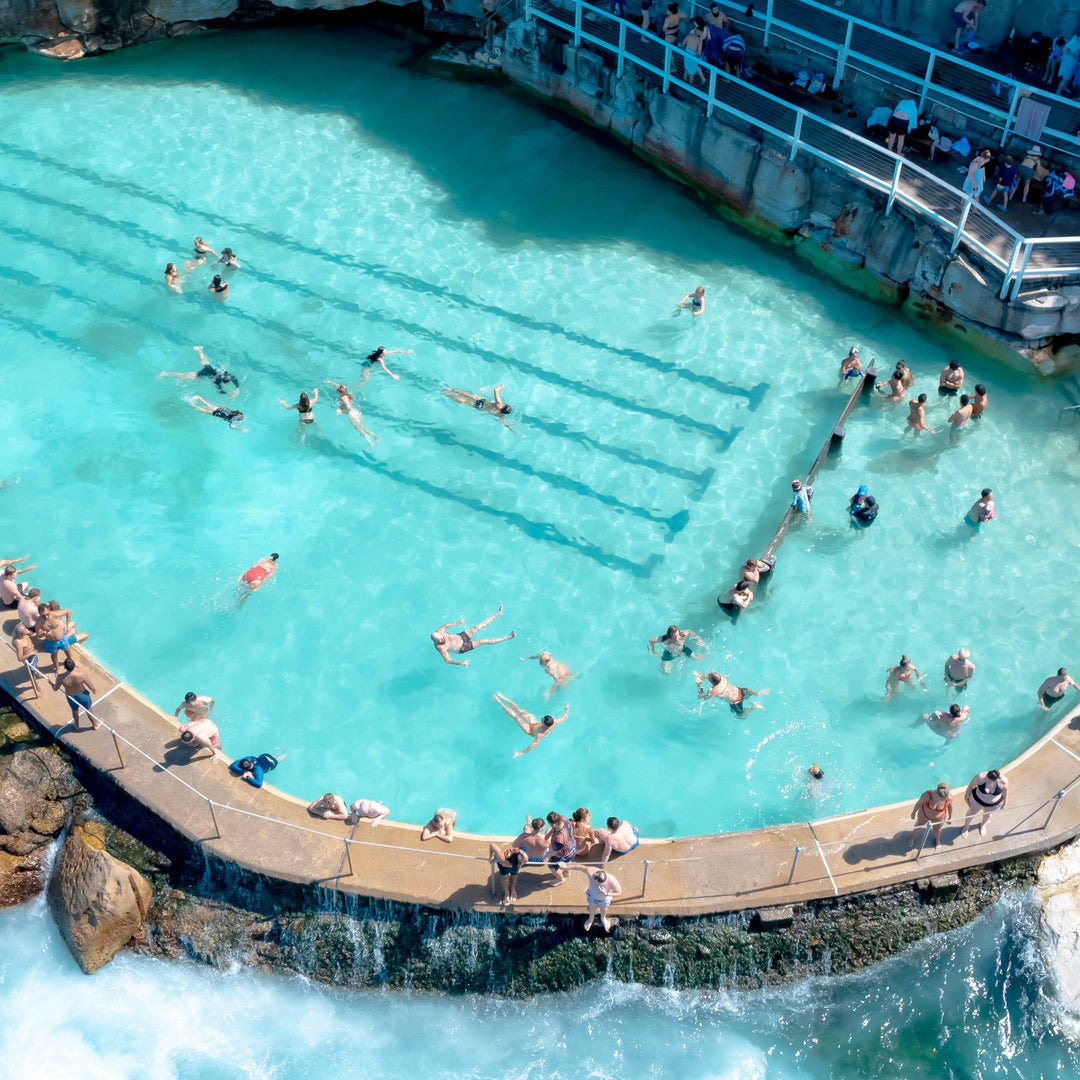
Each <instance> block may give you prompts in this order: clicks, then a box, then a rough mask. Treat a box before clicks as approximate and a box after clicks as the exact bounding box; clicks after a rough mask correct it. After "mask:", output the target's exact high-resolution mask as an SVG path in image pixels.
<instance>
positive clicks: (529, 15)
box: [525, 0, 532, 22]
mask: <svg viewBox="0 0 1080 1080" xmlns="http://www.w3.org/2000/svg"><path fill="white" fill-rule="evenodd" d="M531 18H532V0H525V21H526V22H528V21H529V20H530V19H531Z"/></svg>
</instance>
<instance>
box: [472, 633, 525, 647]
mask: <svg viewBox="0 0 1080 1080" xmlns="http://www.w3.org/2000/svg"><path fill="white" fill-rule="evenodd" d="M469 637H470V638H471V639H472V643H473V648H474V649H475V648H476V647H477V646H478V645H498V644H500V643H501V642H503V641H512V640H513V639H514V638H516V637H517V631H516V630H511V631H510V633H509V634H507V635H506V637H485V638H474V637H473V636H472V631H471V630H470V631H469Z"/></svg>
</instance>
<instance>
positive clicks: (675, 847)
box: [0, 618, 1080, 915]
mask: <svg viewBox="0 0 1080 1080" xmlns="http://www.w3.org/2000/svg"><path fill="white" fill-rule="evenodd" d="M14 625H15V620H14V619H11V618H8V619H6V620H4V622H3V632H4V634H5V636H6V638H7V640H10V635H11V631H12V629H13V628H14ZM77 652H78V656H79V663H80V665H81V666H83V667H85V668H86V669H87V670H88V671H89V672H90V674H91V678H92V681H93V682H94V685H95V686H96V687H97V690H98V693H97V694H96V695H95V705H94V714H95V715H96V716H97V717H98V718H99V719H100V720H101V721H102V727H101V728H100V729H99V730H92V729H90V728H88V727H86V726H85V725H86V722H87V721H86V718H85V716H84V717H83V719H82V723H83V725H84V726H83V728H82V730H80V731H75V730H74V729H73V728H71V726H70V715H71V714H70V710H69V708H68V705H67V702H66V700H65V698H64V695H63V694H60V693H56V692H54V691H53V690H52V689H51V686H50V681H51V680H46V679H44V678H42V677H39V678H38V679H37V687H38V688H37V693H35V689H34V686H33V685H32V681H31V679H30V676H29V674H28V672H27V671H26V668H25V667H24V666H23V665H21V664H19V663H18V662H17V661H16V660H15V655H14V652H13V651H12V650H11V649H2V650H0V683H2V685H3V688H4V689H5V690H6V691H7V693H8V694H9V695H10V696H11V697H12V698H14V699H16V700H17V701H18V702H19V703H20V705H21V706H22V707H23V708H24V709H25V710H26V711H27V712H28V713H29V714H30V715H31V716H32V717H33V718H34V719H35V720H36V721H37V722H38V723H39V724H40V725H41V726H42V727H43V728H44V729H46V730H47V731H49V732H50V733H52V734H53V735H54V736H55V737H56V738H57V739H58V741H59V742H61V743H62V744H63V745H64V746H65V747H66V748H67V749H68V750H69V751H71V752H72V753H74V754H76V755H78V756H79V757H80V758H82V759H83V760H84V761H85V762H86V763H87V764H89V765H91V766H92V767H93V768H95V769H97V770H98V771H99V772H101V773H102V774H104V775H106V776H108V777H110V778H111V779H112V780H113V781H115V783H116V784H118V785H119V787H120V788H121V789H122V790H123V791H124V792H126V793H127V794H128V795H129V796H130V797H131V798H132V799H134V800H136V801H137V802H139V803H141V804H142V805H143V806H145V807H147V808H148V809H149V810H151V811H153V812H154V813H155V814H156V815H157V816H158V817H160V818H161V819H162V820H164V821H165V822H167V823H168V824H169V825H170V826H171V827H172V828H173V829H175V830H176V832H177V833H179V834H180V835H181V836H183V837H185V838H187V839H188V840H190V841H192V842H194V843H196V844H198V845H200V846H201V847H202V848H203V850H204V851H205V852H206V853H207V854H208V855H211V856H214V857H215V858H218V859H222V860H227V861H229V862H232V863H235V864H236V865H238V866H240V867H243V868H244V869H245V870H249V871H252V872H254V873H257V874H261V875H264V876H266V877H268V878H277V879H281V880H283V881H288V882H294V883H298V884H302V885H312V886H319V887H322V888H330V889H336V890H340V891H341V892H343V893H354V894H358V895H361V896H367V897H379V898H387V899H392V900H397V901H402V902H405V903H414V904H421V905H424V906H427V907H435V908H445V909H449V910H461V911H495V912H497V911H498V910H499V906H498V903H497V901H496V900H494V899H493V895H492V892H491V887H490V886H491V881H490V868H489V864H488V863H487V847H488V841H489V840H492V839H495V840H502V839H507V838H505V837H487V836H478V835H475V834H471V833H461V832H459V833H457V835H456V837H455V840H454V843H453V844H452V845H446V844H443V843H442V842H441V841H437V840H432V841H429V842H427V843H424V844H421V843H420V830H419V827H418V826H416V825H407V824H401V823H397V822H391V821H384V822H383V823H381V824H380V825H379V826H378V827H377V828H374V829H373V828H372V827H371V825H370V824H369V823H368V822H366V821H365V822H361V823H360V824H359V825H357V826H348V825H346V824H345V823H343V822H338V821H322V820H318V819H315V818H312V817H311V816H310V815H309V814H308V813H307V809H306V804H305V803H303V802H301V801H300V800H299V799H295V798H293V797H291V796H289V795H286V794H284V793H282V792H280V791H277V790H276V789H274V788H272V787H270V786H269V785H267V786H266V787H263V788H262V789H261V790H256V789H255V788H252V787H250V786H249V785H247V784H245V783H243V782H242V781H240V780H238V779H236V778H235V777H233V776H232V775H231V774H230V773H229V771H228V769H227V767H226V766H227V762H226V761H225V760H224V759H222V758H220V757H218V758H215V759H213V760H211V759H210V758H209V757H208V756H207V752H206V751H202V752H201V753H198V754H196V755H192V754H191V753H190V752H189V751H188V749H187V748H186V747H185V746H184V745H183V744H182V743H181V742H180V739H179V737H178V733H177V721H175V720H174V719H173V717H172V716H170V715H168V714H166V713H163V712H162V711H161V710H160V709H158V708H157V707H156V706H154V705H153V704H152V703H151V702H149V701H147V700H146V699H145V698H143V697H141V696H140V695H139V694H138V693H137V692H136V691H135V690H133V689H132V688H131V687H129V686H127V685H125V684H123V683H119V682H117V680H116V679H115V678H114V677H113V676H112V675H110V674H109V672H108V671H106V670H105V669H104V668H102V667H101V666H100V665H99V664H97V663H96V662H95V660H94V658H93V656H92V655H90V654H89V653H87V652H85V650H77ZM45 659H46V658H45V657H41V658H40V661H39V662H41V663H42V666H43V667H44V666H46V665H45V663H44V661H45ZM988 764H989V765H990V766H991V767H993V765H994V764H995V763H993V762H990V763H988ZM1004 771H1005V773H1006V775H1007V776H1008V778H1009V783H1010V798H1011V800H1012V803H1013V805H1011V806H1009V807H1008V808H1007V809H1005V810H1001V811H998V812H997V813H995V814H994V816H993V817H992V818H991V824H990V827H989V830H988V833H987V836H986V837H985V838H980V837H979V835H978V833H977V832H973V833H972V834H971V835H970V836H969V837H968V838H967V839H965V840H961V839H960V838H959V834H960V828H961V825H962V822H963V814H964V807H963V801H962V797H961V796H962V792H963V788H962V787H961V788H960V792H959V793H957V795H956V797H955V798H954V811H955V813H956V815H957V816H956V817H955V818H954V824H953V825H952V826H947V827H946V828H945V830H944V833H943V844H942V847H941V848H940V849H939V850H935V849H934V848H933V847H932V845H931V844H928V845H927V846H926V848H925V850H923V851H922V853H921V855H917V853H916V851H914V850H909V848H908V843H909V840H910V838H911V831H912V823H911V821H910V819H909V812H910V809H911V806H912V805H913V804H914V802H915V798H916V797H917V796H918V794H919V792H917V791H913V792H904V793H903V794H904V801H903V802H900V803H895V804H893V805H891V806H879V807H875V808H874V809H871V810H865V811H861V812H858V813H854V814H844V815H841V816H839V817H833V818H826V819H824V820H821V821H815V822H800V823H793V824H789V825H779V826H775V827H770V828H764V829H755V830H752V831H748V832H739V833H721V834H718V835H709V836H690V837H676V838H671V839H663V840H655V839H643V840H642V841H641V845H640V846H639V847H638V848H637V850H635V851H633V852H631V853H630V854H628V855H624V856H617V857H615V858H614V859H613V860H612V862H611V864H610V869H611V870H612V871H613V872H614V873H615V874H616V875H617V877H618V878H619V880H620V881H621V883H622V885H623V895H622V896H621V897H620V898H619V899H618V900H617V901H616V903H615V904H614V905H613V912H615V913H618V914H624V915H631V914H636V915H703V914H711V913H715V912H725V911H740V910H746V909H754V908H761V907H775V906H783V905H788V904H795V903H800V902H802V901H806V900H814V899H821V898H828V897H831V896H838V895H844V894H849V893H857V892H862V891H866V890H871V889H880V888H883V887H888V886H892V885H898V884H901V883H903V882H909V881H913V880H916V879H920V878H928V877H932V876H934V875H938V874H945V873H948V872H951V871H956V870H960V869H963V868H965V867H971V866H978V865H981V864H985V863H993V862H999V861H1001V860H1003V859H1007V858H1009V857H1011V856H1015V855H1020V854H1024V853H1027V852H1033V851H1043V850H1047V849H1049V848H1052V847H1056V846H1057V845H1059V844H1061V843H1064V842H1065V841H1067V840H1070V839H1072V838H1073V837H1075V836H1076V835H1078V834H1080V707H1078V708H1076V709H1073V710H1072V712H1070V713H1069V714H1068V715H1066V716H1065V717H1064V719H1062V721H1061V722H1060V723H1059V724H1057V726H1056V727H1055V728H1054V729H1053V730H1052V731H1051V732H1050V733H1049V734H1048V735H1046V736H1045V737H1044V738H1042V739H1040V740H1039V741H1038V742H1037V743H1036V744H1035V745H1034V746H1032V747H1031V748H1030V749H1029V750H1028V751H1027V752H1026V753H1024V754H1023V755H1021V756H1020V757H1019V758H1017V759H1016V760H1015V761H1013V762H1012V763H1011V764H1009V765H1008V766H1005V768H1004ZM947 779H948V780H949V781H950V783H952V784H953V785H954V786H959V785H966V783H967V781H968V779H970V778H969V777H966V776H964V777H960V776H951V777H947ZM898 794H899V793H898ZM549 880H550V879H549V876H548V874H547V872H546V871H545V870H544V869H543V868H542V867H530V868H529V869H528V870H526V871H524V872H523V873H522V875H521V878H520V879H519V887H518V892H519V895H520V897H521V900H520V902H519V903H518V904H517V905H516V906H515V907H514V908H513V909H511V910H513V911H523V912H529V913H546V912H580V911H583V910H584V906H585V905H584V893H585V888H584V886H585V877H584V875H581V876H580V877H579V876H578V875H572V876H571V878H570V880H569V881H567V882H566V884H564V885H562V886H560V887H559V888H556V889H552V888H550V887H549V884H548V882H549Z"/></svg>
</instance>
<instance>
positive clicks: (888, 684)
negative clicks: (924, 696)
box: [885, 656, 926, 701]
mask: <svg viewBox="0 0 1080 1080" xmlns="http://www.w3.org/2000/svg"><path fill="white" fill-rule="evenodd" d="M888 672H889V674H888V676H887V677H886V679H885V700H886V701H888V700H889V699H890V698H891V697H892V696H893V694H895V693H896V692H897V691H898V690H899V689H900V684H901V683H907V685H908V686H911V680H912V679H913V678H915V679H918V680H919V683H920V685H921V686H922V688H923V689H924V690H925V689H926V683H924V682H923V677H922V672H921V671H919V669H918V668H917V667H916V666H915V665H914V664H913V663H912V662H911V661H910V660H909V659H908V657H907V656H901V657H900V663H899V664H897V665H896V667H891V668H889V669H888Z"/></svg>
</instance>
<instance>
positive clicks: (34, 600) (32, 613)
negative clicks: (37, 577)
mask: <svg viewBox="0 0 1080 1080" xmlns="http://www.w3.org/2000/svg"><path fill="white" fill-rule="evenodd" d="M39 607H41V590H40V589H38V588H33V589H28V590H27V593H26V595H25V596H23V597H20V599H19V622H21V623H22V624H23V626H25V627H26V629H27V630H36V629H37V625H38V622H39V621H40V620H41V616H40V615H39V614H38V608H39Z"/></svg>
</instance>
